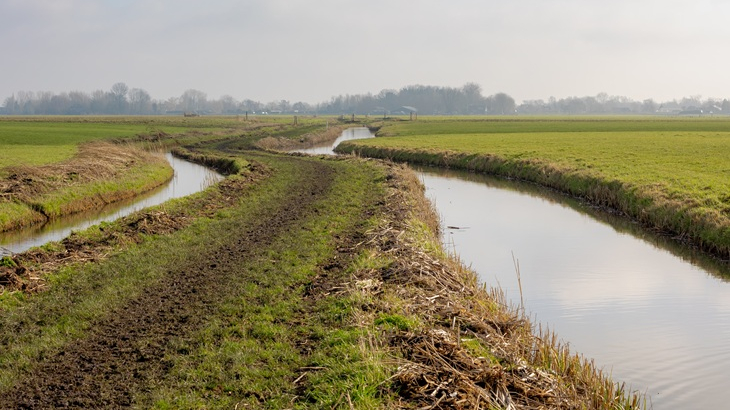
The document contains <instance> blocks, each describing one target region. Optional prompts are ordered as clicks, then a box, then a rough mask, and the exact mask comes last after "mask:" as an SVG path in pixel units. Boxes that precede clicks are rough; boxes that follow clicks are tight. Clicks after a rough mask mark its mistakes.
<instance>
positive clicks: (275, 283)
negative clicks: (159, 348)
mask: <svg viewBox="0 0 730 410" xmlns="http://www.w3.org/2000/svg"><path fill="white" fill-rule="evenodd" d="M257 159H258V160H262V161H265V162H267V164H268V165H269V166H271V167H272V168H273V169H274V170H275V173H274V175H273V176H272V177H270V178H268V179H267V180H265V181H264V182H262V183H260V184H257V185H256V186H253V187H252V188H251V191H250V193H249V194H248V195H246V196H245V197H244V198H242V200H241V203H240V206H237V207H234V208H232V209H228V210H227V211H226V212H225V213H223V214H221V215H224V216H223V217H222V219H202V220H198V221H197V222H196V223H194V224H193V225H192V226H190V227H189V228H186V229H184V230H182V231H179V232H177V233H175V234H173V235H171V236H164V237H162V236H160V237H148V238H147V240H146V241H145V242H143V243H142V244H140V245H133V246H131V247H130V248H127V249H126V250H125V251H124V252H122V253H118V254H117V255H116V256H114V257H112V258H110V259H109V260H107V261H104V262H101V263H96V264H88V265H83V266H75V267H74V266H72V267H69V268H66V269H64V270H62V271H60V272H58V273H57V274H55V275H53V276H51V277H50V278H49V283H50V289H49V290H48V291H46V292H43V293H41V294H39V295H34V296H33V297H25V296H22V295H19V294H17V293H13V294H5V295H3V296H2V297H1V298H0V311H2V315H0V344H1V345H2V346H3V348H2V349H0V391H2V390H5V389H8V388H12V386H13V385H14V383H15V381H16V380H17V379H18V377H19V376H20V375H22V374H23V373H24V372H26V371H29V370H30V369H32V368H33V367H34V366H35V364H36V363H37V361H38V360H40V359H41V358H42V357H46V356H48V355H52V354H53V353H54V352H57V351H59V350H61V349H63V346H64V345H65V344H67V343H73V340H75V339H77V338H83V337H84V335H85V334H86V332H87V331H88V330H89V327H90V326H91V324H92V323H93V321H94V320H99V319H100V318H103V317H104V315H106V314H108V312H110V311H111V310H113V309H115V308H116V307H118V306H120V305H121V304H123V303H124V302H125V301H127V300H130V299H132V298H134V297H135V296H136V295H138V294H140V292H144V291H145V289H147V288H149V287H150V286H154V284H155V283H157V282H158V281H159V280H161V279H162V278H163V276H164V275H166V274H167V272H170V271H174V270H175V267H176V266H184V265H185V264H186V263H187V262H186V261H187V260H189V259H190V258H199V257H201V255H209V254H211V253H214V252H215V249H217V248H218V247H220V246H222V245H224V244H225V243H228V242H232V241H235V239H236V236H237V232H236V231H237V230H236V229H234V228H233V227H236V226H244V225H246V224H250V223H252V221H256V220H261V218H262V216H261V215H262V214H266V212H268V210H269V209H276V208H277V204H278V202H279V201H280V200H281V197H282V196H283V195H285V194H286V193H287V192H288V191H290V190H291V186H292V184H294V183H297V177H296V175H297V172H298V171H297V167H296V166H295V165H293V164H290V163H289V162H288V161H286V160H281V159H274V158H273V157H270V156H263V157H259V158H257ZM331 167H333V168H334V169H335V172H336V174H337V175H336V181H335V185H334V186H333V187H332V189H331V190H330V191H329V193H328V194H327V195H325V196H324V197H323V198H322V199H321V201H319V202H318V203H317V204H316V205H315V208H316V209H317V210H318V212H317V214H316V215H312V216H311V217H309V218H307V219H306V220H304V221H303V223H302V224H301V225H300V226H295V227H293V229H290V230H289V231H288V232H285V233H284V234H283V235H281V236H280V237H279V238H278V239H277V240H275V241H274V243H273V244H272V245H269V246H265V247H263V246H262V247H261V248H257V249H255V250H254V251H253V255H252V256H251V258H249V259H248V260H246V261H245V263H242V265H241V266H240V267H238V269H239V270H240V272H241V276H240V278H239V280H238V281H234V282H232V283H230V284H229V286H228V290H227V295H228V296H226V297H223V298H222V299H221V301H220V304H219V306H217V307H216V308H215V309H214V312H215V313H214V315H213V316H212V317H210V318H208V320H207V325H206V326H205V327H204V328H202V329H200V330H199V331H197V332H196V333H195V334H193V335H189V337H184V338H180V339H176V340H172V341H171V343H170V345H171V346H172V347H171V349H170V351H171V356H170V357H168V358H166V360H169V362H170V363H172V365H173V368H172V370H171V372H170V373H169V374H168V375H167V376H166V377H165V379H164V380H157V381H155V384H154V386H150V391H149V392H147V393H139V395H138V396H137V400H138V403H140V405H141V406H143V407H146V408H148V407H150V406H152V407H156V408H199V407H201V406H204V407H207V408H233V407H234V406H235V405H236V404H237V403H240V404H241V405H242V404H245V403H249V404H253V405H257V406H258V405H259V400H260V399H262V400H263V401H264V402H265V405H266V406H267V408H282V407H285V406H286V405H287V404H288V403H290V402H291V400H292V398H293V397H294V395H295V394H296V386H295V385H294V384H293V381H294V380H295V379H296V378H297V377H298V376H299V375H300V373H301V372H300V371H299V369H300V368H301V367H307V366H310V367H322V368H324V370H322V371H318V372H315V373H316V374H312V375H311V376H310V377H311V380H310V386H311V387H310V388H309V389H308V393H306V394H307V395H308V397H309V399H307V400H314V401H315V402H317V403H330V404H334V403H337V402H338V401H339V402H340V403H342V397H341V396H340V393H341V392H342V391H352V394H351V397H350V400H352V401H354V403H356V405H357V406H358V408H369V407H371V405H372V403H376V402H378V401H379V400H380V399H379V398H377V397H376V395H377V391H375V389H373V388H372V386H377V385H378V384H379V383H381V382H383V381H384V380H385V379H386V378H387V376H386V373H387V372H385V371H384V370H383V365H382V363H381V364H378V363H379V362H378V361H377V360H375V359H373V360H370V359H368V358H369V357H371V356H373V355H374V354H375V353H373V352H369V351H367V349H364V348H363V345H362V342H361V337H362V334H363V330H362V329H359V328H356V327H354V326H352V325H351V317H350V314H349V313H348V312H349V310H347V308H346V307H347V306H351V305H354V303H353V302H350V301H348V299H347V298H335V297H332V298H328V299H324V300H321V301H316V302H314V303H315V304H314V305H307V303H311V302H306V301H305V299H304V298H303V293H304V291H305V285H306V284H307V283H309V282H311V281H312V280H313V277H314V275H315V274H316V272H317V271H318V269H319V268H318V266H319V265H322V264H324V262H326V260H328V259H329V258H331V257H332V256H333V254H334V252H335V249H336V246H337V243H336V242H335V241H334V240H333V237H334V236H336V235H341V234H343V232H345V231H349V230H352V229H354V225H355V224H358V225H359V224H362V223H363V221H362V220H361V219H360V216H361V215H362V214H363V212H364V210H365V207H367V206H370V205H369V204H371V203H372V201H374V200H375V199H376V198H377V197H378V195H381V193H380V189H379V188H378V187H377V186H376V182H375V181H377V180H382V176H381V175H379V172H380V171H379V170H378V169H377V168H375V167H370V166H365V167H363V166H361V165H358V164H354V163H347V162H340V161H337V162H332V164H331ZM200 195H204V194H200ZM186 200H187V199H180V200H177V201H174V202H173V205H169V204H168V205H164V206H167V207H169V206H175V207H183V208H184V207H185V205H184V203H185V201H186ZM178 204H179V205H178ZM93 231H94V228H90V231H89V233H87V235H93V234H94V232H93ZM181 249H184V250H185V251H184V252H181V251H180V250H181ZM252 301H258V302H259V303H252ZM343 309H344V310H343ZM305 312H309V313H305ZM304 314H307V315H314V316H315V317H316V318H317V319H315V320H302V315H304ZM13 329H15V330H13ZM17 329H22V331H21V332H20V333H21V334H20V335H17V334H15V333H16V332H17ZM303 339H306V340H310V342H309V343H311V345H312V346H313V348H314V350H315V353H314V354H312V355H311V356H308V355H304V354H303V352H302V351H300V350H299V348H298V347H297V346H298V345H297V343H298V342H299V341H302V340H303ZM141 342H142V341H141ZM173 352H177V353H173ZM373 380H376V382H374V381H373ZM253 393H256V394H253ZM302 406H304V407H309V406H311V403H310V404H309V405H308V404H306V401H305V404H302Z"/></svg>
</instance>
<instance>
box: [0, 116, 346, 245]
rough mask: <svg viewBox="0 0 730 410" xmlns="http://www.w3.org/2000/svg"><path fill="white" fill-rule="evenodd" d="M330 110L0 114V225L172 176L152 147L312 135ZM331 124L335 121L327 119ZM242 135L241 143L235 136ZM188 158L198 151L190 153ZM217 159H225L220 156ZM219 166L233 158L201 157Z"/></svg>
mask: <svg viewBox="0 0 730 410" xmlns="http://www.w3.org/2000/svg"><path fill="white" fill-rule="evenodd" d="M329 122H332V123H333V124H334V123H335V122H336V121H335V120H333V119H331V118H298V119H297V121H296V124H295V123H294V121H293V120H291V121H290V119H288V118H281V117H252V118H251V119H250V120H245V118H243V117H240V116H229V117H192V118H188V117H83V116H82V117H73V116H71V117H2V118H0V232H2V231H7V230H13V229H19V228H22V227H26V226H30V225H34V224H39V223H42V222H45V221H47V220H49V219H55V218H58V217H60V216H63V215H68V214H72V213H76V212H81V211H85V210H89V209H94V208H99V207H102V206H104V205H106V204H108V203H111V202H116V201H119V200H123V199H128V198H131V197H134V196H136V195H139V194H141V193H143V192H146V191H148V190H150V189H152V188H154V187H157V186H159V185H161V184H163V183H164V182H166V181H167V180H169V179H170V178H171V177H172V169H171V168H170V167H169V165H168V164H167V163H166V162H165V161H164V160H163V159H162V158H161V157H159V156H158V155H153V154H150V153H149V152H145V151H159V150H169V149H175V147H180V146H182V145H190V144H201V143H210V142H211V141H215V142H220V143H235V144H241V145H246V146H250V145H252V144H253V142H254V141H257V140H261V139H264V138H279V139H285V140H298V139H301V138H310V137H311V138H314V137H315V136H317V135H319V134H320V133H321V132H322V130H326V129H327V128H328V123H329ZM331 128H332V129H336V127H335V126H333V127H331ZM242 142H246V144H242ZM189 159H191V160H193V161H203V163H206V162H205V158H198V157H190V158H189ZM224 162H225V161H224ZM206 165H210V166H213V167H217V168H218V169H220V170H221V171H222V172H224V173H231V172H232V173H235V172H237V170H238V169H240V168H239V167H240V164H235V163H232V162H230V161H229V162H228V163H218V164H212V163H206Z"/></svg>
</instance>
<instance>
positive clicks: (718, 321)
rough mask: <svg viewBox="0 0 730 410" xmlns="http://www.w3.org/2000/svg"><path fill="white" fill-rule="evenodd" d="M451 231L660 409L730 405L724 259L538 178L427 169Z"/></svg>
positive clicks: (491, 276) (580, 348) (729, 300)
mask: <svg viewBox="0 0 730 410" xmlns="http://www.w3.org/2000/svg"><path fill="white" fill-rule="evenodd" d="M420 175H421V177H422V178H423V181H424V183H425V185H426V189H427V195H428V196H429V197H430V198H431V199H432V200H433V201H434V202H435V204H436V207H437V208H438V210H439V212H440V213H441V217H442V221H443V224H444V227H446V226H451V227H452V229H447V228H446V229H444V242H445V243H446V245H447V248H450V249H452V250H453V251H454V252H455V253H457V254H458V255H459V256H460V258H461V259H462V260H463V261H464V262H465V264H467V265H471V267H472V268H473V269H474V270H475V271H476V272H477V273H478V275H479V278H480V280H481V281H482V282H484V283H487V284H489V285H496V286H500V287H501V288H502V289H503V290H504V291H505V294H506V296H507V297H508V299H510V300H511V301H512V303H514V304H515V305H517V304H519V303H520V291H519V286H518V283H517V274H516V269H515V266H514V261H513V255H514V257H515V258H516V259H517V260H518V261H519V271H520V277H521V282H522V297H523V299H524V303H525V309H526V311H527V313H528V314H529V315H531V316H532V317H533V318H534V320H535V323H538V322H539V323H542V324H543V325H548V326H549V327H550V328H551V329H552V330H554V331H556V332H557V334H558V335H559V336H560V338H561V339H563V340H565V341H567V342H569V344H570V347H571V350H572V351H573V352H580V353H581V354H583V355H585V356H586V357H589V358H594V359H595V361H596V364H597V365H598V366H599V367H601V368H604V369H605V370H606V371H608V372H609V373H611V374H613V377H614V378H615V379H616V380H619V381H624V382H626V383H627V384H628V385H630V386H631V387H632V389H634V390H638V391H640V392H645V393H647V396H648V397H649V398H650V400H651V403H653V407H654V408H655V409H678V410H679V409H696V408H712V409H719V408H727V403H728V401H729V400H730V391H729V390H728V389H727V387H726V384H727V380H728V379H727V376H726V369H727V368H729V367H730V283H728V280H727V278H728V266H727V265H726V264H722V263H719V262H715V261H713V260H712V259H710V258H707V257H702V256H701V255H698V254H696V253H693V252H692V251H687V250H682V249H681V248H680V247H679V246H676V245H675V244H673V243H672V242H671V241H668V240H665V239H662V238H660V237H654V236H651V235H650V234H647V233H646V232H642V230H641V229H639V228H638V227H637V226H635V225H633V224H631V223H630V222H627V221H625V220H623V219H619V218H612V217H610V215H605V214H600V213H597V212H596V211H595V210H593V209H591V208H590V207H585V206H581V205H580V204H579V203H577V202H576V201H571V200H568V199H566V198H565V197H563V196H561V195H556V194H554V193H551V192H550V191H546V190H542V189H539V188H537V187H535V186H533V185H520V184H517V183H514V182H510V181H505V180H501V179H495V178H489V177H486V176H481V175H475V174H469V173H461V172H450V171H443V170H433V169H421V171H420Z"/></svg>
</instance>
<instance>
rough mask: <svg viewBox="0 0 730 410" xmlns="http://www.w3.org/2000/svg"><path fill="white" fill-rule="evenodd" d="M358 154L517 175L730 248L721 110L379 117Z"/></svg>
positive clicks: (729, 172) (726, 127) (726, 131)
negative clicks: (684, 114)
mask: <svg viewBox="0 0 730 410" xmlns="http://www.w3.org/2000/svg"><path fill="white" fill-rule="evenodd" d="M380 133H381V134H383V135H389V136H393V137H387V138H376V139H371V140H361V141H356V142H350V143H348V144H347V145H346V146H343V147H342V149H343V150H348V151H353V150H357V151H359V152H360V153H361V154H362V155H366V156H380V157H389V158H394V159H399V160H406V161H413V162H421V163H429V164H431V165H447V166H452V167H457V168H464V169H472V170H478V171H485V172H490V173H496V174H501V175H506V176H510V177H516V178H523V179H527V180H532V181H535V182H539V183H541V184H544V185H548V186H551V187H554V188H557V189H560V190H562V191H564V192H567V193H570V194H573V195H579V196H585V197H588V198H589V199H590V200H592V201H593V202H596V203H598V204H602V205H608V206H612V207H615V208H618V209H620V210H622V211H624V212H626V213H627V214H629V215H631V216H632V217H634V218H637V219H639V220H641V221H642V222H645V223H648V224H651V225H654V226H655V227H658V228H660V229H663V230H668V231H671V232H673V233H675V234H678V235H689V236H690V237H692V238H693V239H694V240H695V241H696V242H698V243H700V244H702V245H703V246H704V247H706V248H707V249H709V250H711V251H715V252H719V253H721V254H724V255H728V254H730V194H729V193H730V161H729V160H728V158H730V120H728V119H726V118H722V119H716V118H710V119H656V118H650V117H646V118H643V117H642V118H623V117H622V118H619V119H614V118H592V119H585V118H580V117H579V118H558V119H553V118H548V119H538V118H533V119H528V120H524V121H520V120H515V119H509V120H506V119H505V120H497V121H475V120H450V121H436V120H430V121H423V122H421V121H419V122H412V123H403V122H401V123H397V124H394V125H387V126H386V127H384V128H382V129H381V131H380Z"/></svg>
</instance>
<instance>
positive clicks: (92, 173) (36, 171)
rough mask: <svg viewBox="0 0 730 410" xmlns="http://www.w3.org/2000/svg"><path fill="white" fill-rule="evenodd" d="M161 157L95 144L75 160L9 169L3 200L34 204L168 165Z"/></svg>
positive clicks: (1, 186) (86, 146) (82, 148)
mask: <svg viewBox="0 0 730 410" xmlns="http://www.w3.org/2000/svg"><path fill="white" fill-rule="evenodd" d="M164 161H165V160H164V158H162V156H161V155H158V154H153V153H150V152H146V151H143V150H141V149H138V148H134V147H132V146H129V145H127V146H122V145H117V144H110V143H107V142H94V143H89V144H84V145H81V146H80V147H79V153H78V155H76V156H75V157H74V158H72V159H70V160H68V161H64V162H61V163H56V164H48V165H43V166H35V167H34V166H25V165H19V166H14V167H9V168H7V169H6V172H7V174H8V175H9V176H8V177H7V178H6V179H3V180H0V192H2V193H3V194H5V195H4V196H3V198H5V199H6V200H9V199H19V200H21V201H23V200H31V199H32V198H33V197H34V196H37V195H41V194H44V193H46V192H49V191H52V190H57V189H61V188H66V187H68V186H74V185H80V184H84V183H89V182H94V181H100V180H109V179H113V178H115V177H116V176H118V175H120V174H122V173H124V172H125V170H128V169H130V168H132V167H134V166H135V165H137V164H139V163H143V162H145V163H164Z"/></svg>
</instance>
